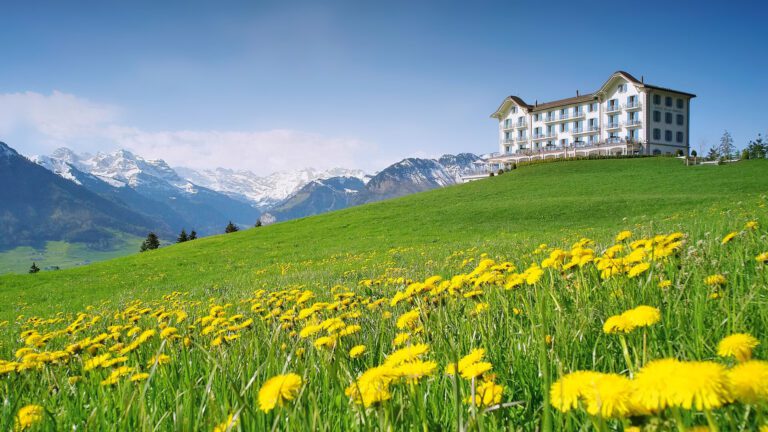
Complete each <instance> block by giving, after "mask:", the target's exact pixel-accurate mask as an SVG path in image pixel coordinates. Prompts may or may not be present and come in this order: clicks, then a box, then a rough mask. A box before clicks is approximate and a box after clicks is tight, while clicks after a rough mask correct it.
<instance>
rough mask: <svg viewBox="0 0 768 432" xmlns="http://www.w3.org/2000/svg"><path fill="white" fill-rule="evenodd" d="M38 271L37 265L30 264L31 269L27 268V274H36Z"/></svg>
mask: <svg viewBox="0 0 768 432" xmlns="http://www.w3.org/2000/svg"><path fill="white" fill-rule="evenodd" d="M39 271H40V267H38V266H37V263H34V262H33V263H32V267H30V268H29V273H30V274H32V273H37V272H39Z"/></svg>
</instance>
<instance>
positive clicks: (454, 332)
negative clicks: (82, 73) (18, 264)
mask: <svg viewBox="0 0 768 432" xmlns="http://www.w3.org/2000/svg"><path fill="white" fill-rule="evenodd" d="M766 172H768V162H766V161H746V162H741V163H738V164H730V165H725V166H697V167H686V166H683V165H682V163H681V162H680V161H679V160H676V159H668V158H648V159H625V160H598V161H579V162H568V163H552V164H545V165H539V166H532V167H526V168H521V169H518V170H515V171H513V172H510V173H506V174H504V175H502V176H497V177H493V178H489V179H486V180H482V181H478V182H474V183H470V184H466V185H459V186H454V187H448V188H445V189H440V190H435V191H431V192H426V193H420V194H416V195H412V196H408V197H404V198H400V199H395V200H391V201H387V202H381V203H375V204H369V205H363V206H360V207H355V208H350V209H346V210H341V211H336V212H332V213H328V214H324V215H320V216H315V217H311V218H306V219H300V220H294V221H290V222H285V223H280V224H276V225H272V226H268V227H261V228H255V229H249V230H245V231H242V232H238V233H234V234H227V235H221V236H215V237H209V238H204V239H199V240H196V241H193V242H188V243H184V244H180V245H175V246H171V247H166V248H162V249H160V250H157V251H152V252H148V253H144V254H137V255H133V256H129V257H124V258H119V259H115V260H111V261H106V262H100V263H95V264H93V265H89V266H86V267H80V268H74V269H67V270H61V271H56V272H41V273H39V274H36V275H6V276H2V277H0V294H2V296H3V299H4V300H5V301H3V302H2V303H0V329H7V333H6V337H5V338H2V337H0V359H6V360H8V361H11V359H14V358H16V359H17V360H15V361H12V362H11V363H6V364H5V366H4V363H3V361H2V360H0V392H6V394H7V393H8V392H10V393H13V394H17V395H20V397H18V398H11V399H12V400H14V402H13V404H11V405H8V404H6V405H4V406H1V407H0V430H5V429H8V428H9V427H10V423H11V422H12V421H13V418H14V415H15V413H16V412H17V410H18V409H19V407H20V406H22V405H23V404H39V405H41V406H44V407H45V409H47V410H48V411H49V413H50V414H51V415H50V416H49V418H50V419H55V420H56V422H57V424H58V425H59V426H60V427H66V428H69V427H71V425H78V426H79V428H85V429H103V428H118V429H131V430H137V429H151V428H153V427H155V426H157V427H158V428H159V429H162V430H168V429H181V430H192V429H194V430H199V429H212V428H213V427H214V426H215V425H217V424H220V423H222V422H224V423H225V424H224V426H225V427H226V426H227V425H226V423H227V419H234V420H233V421H232V424H235V423H236V424H237V425H236V426H235V427H242V428H243V429H244V430H266V429H268V428H271V429H276V428H277V429H294V430H299V429H303V430H342V429H356V428H361V429H379V430H387V429H389V428H390V427H393V428H395V429H399V428H402V427H403V426H404V425H419V428H424V429H425V430H426V429H431V430H435V429H446V428H457V427H459V426H461V427H465V428H467V429H471V430H474V429H481V430H497V429H510V428H515V427H520V428H522V429H524V430H531V429H534V428H535V427H537V426H540V427H542V428H543V429H544V430H551V429H556V430H575V429H576V425H577V424H581V423H589V422H592V423H593V424H594V427H595V429H598V430H600V429H602V428H605V427H607V426H608V425H610V426H611V427H614V428H615V427H628V426H630V424H632V425H635V426H636V425H638V423H637V422H638V421H641V420H642V421H649V422H650V421H658V422H660V424H661V425H663V427H671V425H672V424H674V423H675V422H678V424H679V423H685V424H688V425H689V426H692V425H701V424H704V423H706V422H708V421H710V420H711V421H713V422H719V423H720V425H721V427H723V428H724V429H723V430H726V429H728V428H729V427H735V425H736V423H735V422H738V421H740V420H739V419H746V420H745V421H746V422H747V424H748V425H751V426H756V425H758V424H759V423H760V422H761V421H762V420H761V419H760V418H757V417H755V414H754V413H755V412H756V411H750V410H747V411H746V413H745V410H744V405H742V404H741V402H740V401H741V399H738V397H737V396H735V393H734V395H725V394H715V395H714V396H713V397H712V398H711V399H710V401H715V402H713V405H712V406H711V407H710V408H711V410H718V411H717V412H716V413H715V416H714V417H712V416H711V415H710V414H707V413H704V412H703V411H702V410H701V409H699V410H696V409H691V410H687V409H686V410H681V409H671V410H669V409H667V408H666V407H663V408H662V409H661V411H658V412H655V413H654V414H653V415H651V414H649V413H645V414H643V415H639V414H637V413H636V412H635V411H631V410H630V408H628V407H627V406H628V404H629V402H628V401H627V400H624V399H621V400H618V399H617V400H616V401H614V402H615V405H612V407H613V408H610V409H609V408H606V407H604V406H598V412H599V413H594V412H593V413H591V415H590V414H588V413H587V412H586V411H585V410H586V407H588V406H589V405H588V402H589V397H591V396H589V395H590V394H591V393H589V394H587V393H588V392H587V393H583V392H584V391H585V390H583V389H581V390H579V391H581V392H582V393H574V394H575V395H576V396H574V397H575V398H577V399H578V400H580V401H581V402H580V403H579V404H578V405H577V406H578V407H583V408H584V410H582V409H580V408H576V409H571V408H568V407H570V405H568V407H566V406H565V405H563V404H562V403H561V402H562V400H563V399H562V394H561V392H562V391H565V390H563V388H565V386H566V384H565V383H563V382H561V381H557V380H558V379H560V378H562V377H564V376H567V374H568V373H569V372H572V371H575V370H580V369H581V370H584V369H586V370H592V371H597V372H606V373H608V372H611V373H613V374H614V375H609V376H603V375H590V377H591V378H590V379H592V380H593V382H592V384H589V383H587V384H584V383H583V381H582V382H581V384H580V385H586V388H587V389H591V388H592V387H591V386H598V387H599V386H600V385H603V384H602V383H604V382H609V381H610V382H611V383H612V384H610V386H611V388H612V389H614V390H616V389H618V390H616V391H615V392H614V393H612V396H611V397H614V398H626V397H628V396H627V395H626V392H625V387H626V388H629V386H630V385H634V384H631V383H630V380H629V377H630V376H632V375H633V373H634V372H637V370H638V369H639V368H641V367H644V366H647V365H648V363H647V362H648V361H650V359H657V358H665V357H675V358H679V359H683V360H713V359H716V358H717V354H716V352H717V350H716V346H717V341H718V340H720V339H721V338H722V337H724V336H727V335H729V334H732V333H736V332H745V333H752V334H754V335H755V336H757V337H758V339H759V338H761V337H763V338H765V334H766V333H767V332H768V290H766V282H767V280H766V279H767V278H768V276H766V271H765V270H764V266H763V265H762V264H760V262H759V261H756V259H755V257H756V256H759V254H760V253H762V252H768V247H766V243H765V240H764V239H765V235H766V230H765V229H764V227H765V226H766V225H768V217H767V215H766V202H767V201H766V200H767V199H768V198H766V192H767V191H768V176H766V175H765V174H766ZM622 230H630V231H631V237H630V238H628V239H624V240H616V239H614V237H615V236H616V234H617V233H618V232H619V231H622ZM673 232H680V234H679V235H678V234H674V235H669V234H670V233H673ZM729 232H733V234H732V236H731V239H729V240H728V241H723V240H722V239H723V236H725V235H726V234H728V233H729ZM660 234H663V235H660ZM654 236H655V237H654ZM585 238H587V239H585ZM635 240H638V241H637V242H635V243H632V244H631V246H630V242H632V241H635ZM542 243H545V244H542ZM574 243H576V244H574ZM611 250H614V252H609V251H611ZM616 251H618V252H616ZM612 253H616V254H617V255H616V256H615V257H614V255H611V254H612ZM582 258H583V260H582V261H579V260H581V259H582ZM488 259H492V260H493V261H488ZM571 260H575V261H572V262H574V263H575V262H577V261H579V265H566V264H567V263H569V262H571ZM766 260H768V257H767V258H766ZM537 269H539V270H541V272H540V273H539V270H537ZM712 274H720V275H722V277H723V280H724V281H725V282H722V283H721V282H718V281H715V282H714V283H710V280H709V279H706V282H705V278H706V277H708V276H711V275H712ZM438 277H440V278H444V280H445V282H441V279H438ZM414 281H415V282H419V281H421V282H419V283H416V284H412V282H414ZM638 305H650V306H651V309H653V310H654V311H660V312H658V313H659V315H653V314H651V316H650V318H649V317H648V316H646V317H645V318H644V319H646V318H647V319H646V321H645V323H644V324H642V325H640V324H633V325H632V327H631V328H630V327H629V326H627V327H625V330H626V332H627V335H626V336H625V335H624V334H623V333H622V335H621V336H619V335H616V334H614V333H616V332H617V330H615V329H614V330H610V331H609V330H606V331H605V332H604V331H603V329H604V327H603V324H604V323H605V322H607V321H608V320H609V318H610V317H611V316H616V317H620V314H621V313H622V312H623V311H625V310H632V308H634V307H635V306H638ZM78 313H79V314H81V315H77V314H78ZM36 316H41V317H44V318H52V319H50V320H44V319H38V318H31V317H36ZM621 319H624V318H621ZM4 320H7V322H3V321H4ZM616 320H619V321H620V319H619V318H616ZM633 322H634V321H633ZM622 325H623V324H622ZM646 325H647V326H648V327H647V328H645V327H644V326H646ZM65 327H66V329H64V328H65ZM635 327H643V329H642V330H637V331H634V332H633V329H634V328H635ZM168 329H172V330H168ZM22 331H27V333H24V340H25V342H24V343H25V344H26V345H27V347H29V349H30V351H21V354H22V355H21V356H19V355H18V352H16V350H17V349H18V348H20V346H21V344H19V342H18V340H17V339H18V338H17V337H16V336H15V335H18V334H19V333H20V332H22ZM30 331H31V333H30ZM345 332H346V333H345ZM619 333H621V331H619ZM99 334H101V335H103V336H98V335H99ZM139 334H141V335H144V334H146V338H142V337H141V336H139ZM86 336H87V337H88V338H87V339H83V338H84V337H86ZM49 340H50V341H49ZM620 341H621V343H619V342H620ZM420 343H424V344H426V345H425V347H427V348H426V351H424V350H423V349H422V347H424V346H422V345H420ZM72 344H74V345H72ZM624 344H628V347H627V348H624V346H625V345H624ZM355 345H364V346H365V347H366V348H365V354H364V355H362V356H360V357H359V358H350V357H351V356H350V354H348V351H349V350H350V348H352V347H353V346H355ZM765 345H768V343H767V342H765V339H763V345H760V346H758V348H757V349H756V350H755V357H756V358H766V354H767V353H768V349H766V348H765ZM403 346H406V347H409V346H410V348H406V351H397V352H396V353H397V354H394V353H393V351H394V350H396V349H397V348H401V347H403ZM65 347H69V348H71V353H70V351H66V352H65V354H62V356H63V358H64V360H55V361H52V360H50V356H51V354H45V355H44V356H43V357H36V356H38V355H39V354H37V353H38V352H42V351H44V350H45V352H47V353H50V352H52V350H55V349H58V350H64V349H65ZM69 348H68V349H69ZM474 348H483V349H484V350H485V351H484V352H483V353H477V352H476V353H475V359H474V361H469V360H467V361H466V362H464V363H466V364H471V365H473V367H477V368H482V367H486V364H485V363H484V362H485V361H487V362H488V363H487V366H490V367H492V371H493V373H490V372H487V371H486V372H487V373H485V374H479V375H477V377H476V378H477V379H476V380H464V379H461V378H453V377H451V376H450V375H446V374H444V368H445V367H446V366H448V364H449V363H450V362H456V361H457V360H458V359H460V358H462V357H463V356H465V355H467V354H468V353H470V352H472V350H473V349H474ZM419 349H422V351H420V352H415V351H408V350H419ZM61 352H64V351H61ZM750 352H751V348H750ZM30 353H32V354H30ZM67 353H69V354H67ZM161 353H162V354H167V355H168V356H169V357H168V358H167V360H162V361H160V360H158V359H159V357H158V355H160V354H161ZM30 355H31V356H32V357H29V358H31V360H29V359H28V360H24V358H26V357H25V356H30ZM40 355H41V354H40ZM99 355H102V356H106V357H104V358H111V359H116V360H114V361H115V363H111V362H110V363H108V365H106V364H101V363H99V364H96V363H94V362H96V361H97V360H98V359H100V358H101V357H97V356H99ZM118 356H121V357H118ZM398 356H404V358H407V361H405V362H400V363H393V362H394V360H393V358H397V357H398ZM353 357H354V356H353ZM153 359H154V360H153ZM102 360H103V358H102ZM166 361H167V362H168V364H165V363H166ZM717 361H720V360H717ZM30 362H31V363H30ZM89 362H90V363H89ZM433 362H434V363H433ZM722 362H723V363H722V364H723V366H718V365H719V364H720V363H718V364H717V365H715V366H716V367H715V366H713V367H715V369H717V368H725V367H726V366H727V367H731V365H732V360H728V359H726V360H722ZM161 363H162V364H161ZM464 363H462V364H464ZM9 364H10V365H11V366H8V365H9ZM62 364H63V365H64V366H63V367H62V366H61V365H62ZM94 364H95V365H96V366H94ZM707 365H709V363H707ZM707 365H705V366H707ZM377 366H379V368H378V369H377V368H376V367H377ZM710 366H711V365H710ZM3 367H6V370H7V371H8V372H6V373H5V374H3V372H2V371H3ZM675 367H676V368H678V369H675V370H674V375H675V376H678V377H680V376H681V377H686V376H697V377H698V376H699V375H700V372H701V371H700V370H699V369H696V368H698V367H699V365H698V364H693V363H690V364H689V363H681V365H680V366H675ZM707 367H709V366H707ZM8 368H10V369H8ZM49 368H50V370H51V371H52V372H50V373H49V372H48V370H49ZM462 368H463V366H461V364H460V365H459V372H460V374H462V375H468V374H469V372H466V371H464V372H462ZM766 368H767V369H766V370H767V371H768V364H767V365H766ZM38 370H41V371H43V372H38ZM711 370H712V367H710V369H707V371H708V372H707V373H710V372H711ZM719 370H720V369H717V371H715V372H711V373H712V374H713V375H712V377H713V378H712V379H714V380H718V379H725V378H723V377H724V376H725V372H724V371H723V372H722V373H721V372H718V371H719ZM382 371H384V372H382ZM289 372H295V373H296V374H297V375H296V376H291V377H286V379H289V380H291V381H290V382H291V383H293V384H296V381H295V379H298V380H299V381H300V382H301V384H299V385H297V386H296V392H292V391H287V390H286V391H287V393H286V394H285V397H282V396H280V397H278V399H276V401H277V402H280V403H278V406H277V407H276V408H275V409H270V408H269V406H270V402H269V400H268V399H269V397H268V396H269V393H270V392H269V385H267V384H266V383H267V382H268V378H270V377H272V376H275V375H279V374H283V373H289ZM363 372H364V373H365V375H363V377H362V378H359V379H358V377H360V374H361V373H363ZM377 373H385V374H389V375H386V376H387V377H388V378H386V379H384V378H381V377H378V378H377V377H376V376H373V375H375V374H377ZM766 373H768V372H766ZM686 374H687V375H686ZM718 374H719V375H718ZM729 376H730V375H729ZM408 377H410V378H408ZM134 378H135V382H133V381H132V380H134ZM382 379H383V380H384V381H376V380H382ZM67 380H69V381H67ZM371 380H373V381H371ZM681 380H682V381H680V383H681V384H680V385H693V384H692V383H695V382H700V381H701V380H699V378H696V379H695V380H694V379H691V380H689V381H685V380H684V379H682V378H681ZM555 381H557V382H558V383H560V384H561V386H560V387H558V386H557V385H555V386H552V387H551V385H552V383H553V382H555ZM41 382H42V383H43V384H42V385H41V384H40V383H41ZM64 382H69V384H66V383H64ZM286 382H289V381H286ZM371 382H374V383H379V384H381V386H382V387H381V388H379V389H378V390H376V391H374V390H372V388H371V387H370V385H371ZM62 383H64V384H62ZM137 383H138V384H137ZM262 385H265V386H266V387H264V388H266V390H263V389H262V390H263V391H260V390H259V388H260V387H262ZM377 385H378V384H377ZM54 386H55V387H56V388H62V389H63V391H61V392H60V393H54V394H51V395H49V394H48V390H47V389H48V388H53V387H54ZM480 389H490V390H489V392H490V393H488V394H485V393H483V394H480V397H481V399H483V400H481V401H479V402H476V403H475V404H468V403H467V402H466V401H467V400H468V399H467V398H470V397H471V394H473V392H477V391H479V390H480ZM619 390H620V391H619ZM683 390H685V391H688V390H689V389H688V388H685V389H683ZM552 391H554V394H551V392H552ZM711 391H714V392H717V391H719V390H717V389H715V390H711ZM21 395H23V396H21ZM75 395H77V397H74V396H75ZM486 396H487V397H488V400H487V401H485V400H484V399H485V398H486ZM497 396H498V397H497ZM601 397H602V396H601ZM692 397H693V396H692ZM470 400H471V399H470ZM574 400H576V399H574ZM598 400H601V399H600V398H598ZM731 400H734V401H736V402H737V403H733V404H731V403H730V401H731ZM550 401H551V404H552V406H550V405H548V404H549V403H550ZM486 402H487V403H486ZM593 402H594V400H593ZM764 402H765V403H768V395H766V400H765V401H764ZM499 403H502V405H499ZM674 403H677V402H674ZM757 403H758V405H759V404H760V403H763V401H759V402H757ZM281 404H282V405H283V406H280V405H281ZM504 404H507V405H504ZM721 405H722V407H721ZM363 407H366V408H367V409H363ZM673 407H674V405H673ZM555 408H557V409H555ZM764 408H765V407H764ZM94 410H95V411H94ZM569 410H570V411H569ZM601 410H607V411H605V412H603V411H601ZM758 412H759V411H758ZM170 414H173V415H170ZM705 414H707V415H706V416H705ZM632 415H634V416H635V417H637V418H635V417H632ZM230 416H231V417H230ZM710 417H711V419H710ZM609 418H613V420H611V419H609ZM638 419H640V420H638ZM734 419H736V420H734ZM46 421H48V420H46ZM47 424H48V425H49V426H50V425H51V424H50V423H47ZM222 430H223V429H222Z"/></svg>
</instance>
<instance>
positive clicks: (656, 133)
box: [653, 128, 661, 140]
mask: <svg viewBox="0 0 768 432" xmlns="http://www.w3.org/2000/svg"><path fill="white" fill-rule="evenodd" d="M653 139H655V140H660V139H661V129H659V128H656V129H654V130H653Z"/></svg>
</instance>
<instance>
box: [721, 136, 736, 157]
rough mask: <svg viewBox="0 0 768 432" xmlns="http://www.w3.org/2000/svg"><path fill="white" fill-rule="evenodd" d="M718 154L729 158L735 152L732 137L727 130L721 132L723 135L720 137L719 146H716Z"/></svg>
mask: <svg viewBox="0 0 768 432" xmlns="http://www.w3.org/2000/svg"><path fill="white" fill-rule="evenodd" d="M718 151H719V152H720V156H721V157H723V158H725V159H730V158H731V157H732V156H733V155H734V154H735V153H736V147H735V146H734V145H733V138H732V137H731V134H730V133H729V132H728V131H725V132H723V136H722V137H720V148H718Z"/></svg>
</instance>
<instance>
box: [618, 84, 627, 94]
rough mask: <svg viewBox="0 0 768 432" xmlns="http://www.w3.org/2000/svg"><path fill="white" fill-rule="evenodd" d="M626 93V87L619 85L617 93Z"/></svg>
mask: <svg viewBox="0 0 768 432" xmlns="http://www.w3.org/2000/svg"><path fill="white" fill-rule="evenodd" d="M626 92H627V85H626V84H619V93H626Z"/></svg>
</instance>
